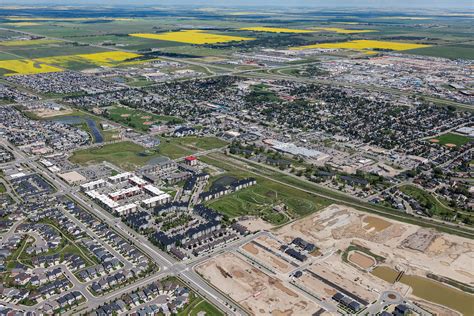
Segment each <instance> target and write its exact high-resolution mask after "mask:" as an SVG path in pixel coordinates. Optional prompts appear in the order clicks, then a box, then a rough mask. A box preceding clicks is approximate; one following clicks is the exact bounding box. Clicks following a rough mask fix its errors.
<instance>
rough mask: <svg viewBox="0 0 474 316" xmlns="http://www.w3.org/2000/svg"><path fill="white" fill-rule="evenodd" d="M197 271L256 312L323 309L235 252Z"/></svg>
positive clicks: (295, 312)
mask: <svg viewBox="0 0 474 316" xmlns="http://www.w3.org/2000/svg"><path fill="white" fill-rule="evenodd" d="M196 271H197V272H198V273H199V274H201V275H202V276H203V277H204V278H205V279H206V280H207V281H209V282H210V283H212V284H213V285H214V286H216V287H218V288H219V289H220V290H222V291H223V292H224V293H227V294H228V295H229V296H230V297H231V298H232V299H234V300H235V301H237V302H238V303H239V304H240V305H242V306H243V307H244V308H246V309H247V310H248V311H249V312H250V313H251V314H253V315H274V316H283V315H285V316H286V315H288V316H290V315H295V316H296V315H311V314H313V313H314V312H316V311H318V310H319V309H320V307H319V306H318V305H317V304H315V303H313V302H311V301H310V300H309V299H307V298H306V297H303V296H302V295H301V294H299V293H297V292H295V291H294V290H292V289H290V288H289V287H288V286H287V285H286V284H285V283H284V282H283V281H281V280H279V279H277V278H274V277H271V276H269V275H267V274H265V273H263V272H262V271H260V270H259V269H257V268H255V267H253V266H251V265H250V264H249V263H247V262H246V261H245V260H244V259H243V258H242V257H240V256H239V255H235V254H233V253H224V254H222V255H219V256H217V257H214V258H212V259H210V260H208V261H206V262H204V263H203V264H201V265H199V266H197V267H196Z"/></svg>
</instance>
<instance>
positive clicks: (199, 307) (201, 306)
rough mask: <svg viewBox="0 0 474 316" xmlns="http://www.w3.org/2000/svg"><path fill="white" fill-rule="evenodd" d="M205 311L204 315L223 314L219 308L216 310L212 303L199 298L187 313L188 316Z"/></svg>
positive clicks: (217, 315)
mask: <svg viewBox="0 0 474 316" xmlns="http://www.w3.org/2000/svg"><path fill="white" fill-rule="evenodd" d="M202 312H204V313H206V315H209V316H211V315H212V316H220V315H224V313H222V312H221V311H220V310H218V309H217V308H216V307H215V306H214V305H212V304H211V303H209V302H208V301H204V300H199V302H197V303H196V304H195V305H194V306H193V308H192V309H191V310H190V311H189V314H187V315H190V316H198V315H199V313H202Z"/></svg>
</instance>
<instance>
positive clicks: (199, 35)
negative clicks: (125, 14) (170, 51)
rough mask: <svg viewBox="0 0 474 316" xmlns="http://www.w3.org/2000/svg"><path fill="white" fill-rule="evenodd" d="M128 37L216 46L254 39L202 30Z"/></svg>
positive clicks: (137, 34) (136, 34) (142, 34)
mask: <svg viewBox="0 0 474 316" xmlns="http://www.w3.org/2000/svg"><path fill="white" fill-rule="evenodd" d="M129 35H130V36H135V37H141V38H148V39H156V40H162V41H171V42H180V43H186V44H216V43H227V42H239V41H250V40H254V39H255V38H252V37H241V36H231V35H223V34H213V33H207V32H205V31H202V30H183V31H179V32H167V33H158V34H152V33H132V34H129Z"/></svg>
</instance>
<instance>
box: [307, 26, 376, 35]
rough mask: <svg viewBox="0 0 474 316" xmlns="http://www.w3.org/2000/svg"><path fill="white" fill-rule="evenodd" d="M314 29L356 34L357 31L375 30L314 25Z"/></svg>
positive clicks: (368, 31)
mask: <svg viewBox="0 0 474 316" xmlns="http://www.w3.org/2000/svg"><path fill="white" fill-rule="evenodd" d="M313 30H315V31H328V32H336V33H339V34H357V33H370V32H377V31H376V30H354V29H352V30H350V29H343V28H340V27H315V28H313Z"/></svg>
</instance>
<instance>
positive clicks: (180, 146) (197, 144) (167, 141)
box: [158, 136, 227, 159]
mask: <svg viewBox="0 0 474 316" xmlns="http://www.w3.org/2000/svg"><path fill="white" fill-rule="evenodd" d="M160 140H161V143H160V146H159V147H158V151H159V153H160V154H161V155H164V156H167V157H169V158H170V159H177V158H181V157H185V156H188V155H192V154H194V153H196V152H199V151H203V150H210V149H214V148H220V147H224V146H226V145H227V142H225V141H223V140H220V139H218V138H216V137H197V136H188V137H179V138H171V137H168V138H165V137H162V138H160Z"/></svg>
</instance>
